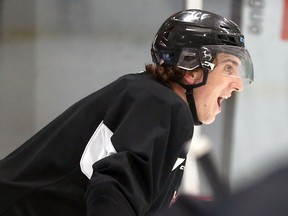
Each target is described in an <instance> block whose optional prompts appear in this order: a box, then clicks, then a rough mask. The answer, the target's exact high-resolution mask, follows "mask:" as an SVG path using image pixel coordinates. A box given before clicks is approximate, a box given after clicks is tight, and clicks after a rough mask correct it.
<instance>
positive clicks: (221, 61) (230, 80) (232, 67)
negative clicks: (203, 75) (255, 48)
mask: <svg viewBox="0 0 288 216" xmlns="http://www.w3.org/2000/svg"><path fill="white" fill-rule="evenodd" d="M240 64H241V61H240V59H239V58H237V57H236V56H233V55H230V54H226V53H220V54H218V55H217V58H216V66H215V68H214V69H213V70H212V71H210V72H209V75H208V79H207V83H206V84H205V85H203V86H201V87H198V88H195V89H194V100H195V105H196V110H197V116H198V119H199V121H200V122H202V123H203V124H210V123H212V122H213V121H214V120H215V118H216V115H217V114H219V113H220V112H221V103H222V101H223V100H224V99H228V98H229V97H231V94H232V92H233V91H241V90H242V89H243V82H242V79H241V78H240V75H239V66H240Z"/></svg>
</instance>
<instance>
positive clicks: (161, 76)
mask: <svg viewBox="0 0 288 216" xmlns="http://www.w3.org/2000/svg"><path fill="white" fill-rule="evenodd" d="M145 69H146V72H148V73H150V74H152V75H153V76H154V77H155V78H156V79H157V80H158V81H159V82H161V83H162V84H164V85H166V86H168V87H169V88H170V87H171V86H170V82H171V81H179V80H181V79H182V78H183V77H184V74H185V70H183V69H181V68H177V67H173V66H170V67H163V66H160V65H155V64H147V65H145Z"/></svg>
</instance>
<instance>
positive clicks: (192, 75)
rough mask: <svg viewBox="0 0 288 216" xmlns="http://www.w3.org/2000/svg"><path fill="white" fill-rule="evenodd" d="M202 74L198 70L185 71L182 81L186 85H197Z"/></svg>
mask: <svg viewBox="0 0 288 216" xmlns="http://www.w3.org/2000/svg"><path fill="white" fill-rule="evenodd" d="M202 76H203V73H202V72H201V71H200V70H197V71H193V72H192V71H186V72H185V74H184V77H183V81H184V83H185V84H187V85H193V84H196V83H198V82H199V81H200V80H201V79H202Z"/></svg>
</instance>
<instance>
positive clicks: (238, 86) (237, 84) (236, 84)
mask: <svg viewBox="0 0 288 216" xmlns="http://www.w3.org/2000/svg"><path fill="white" fill-rule="evenodd" d="M230 88H231V89H233V90H234V91H237V92H240V91H242V90H243V88H244V85H243V80H242V79H235V80H233V82H231V84H230Z"/></svg>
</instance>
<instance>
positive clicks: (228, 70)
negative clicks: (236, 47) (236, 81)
mask: <svg viewBox="0 0 288 216" xmlns="http://www.w3.org/2000/svg"><path fill="white" fill-rule="evenodd" d="M224 70H225V73H226V74H228V75H232V74H233V73H235V66H234V65H232V64H226V65H225V66H224Z"/></svg>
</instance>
